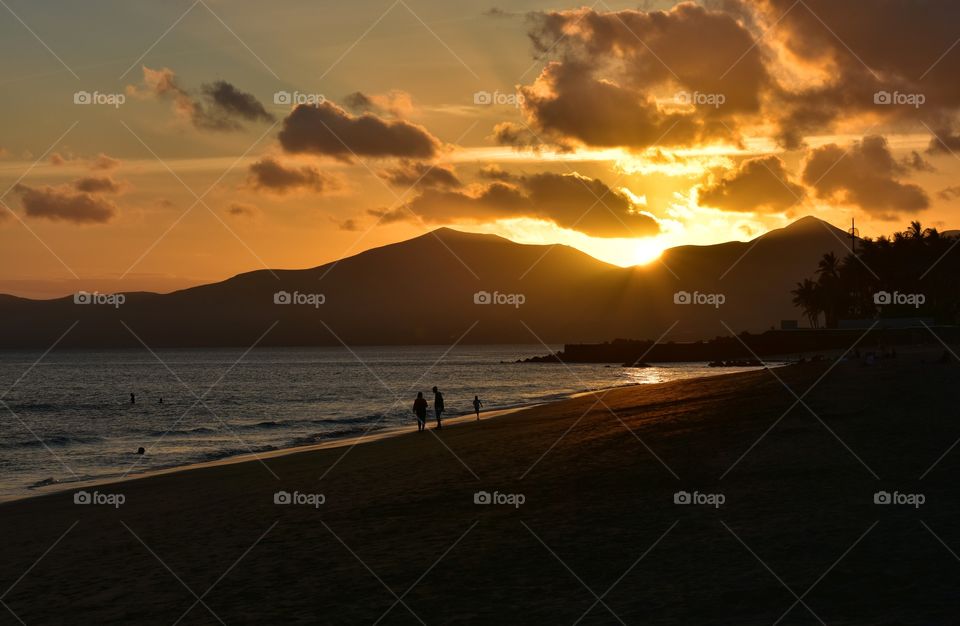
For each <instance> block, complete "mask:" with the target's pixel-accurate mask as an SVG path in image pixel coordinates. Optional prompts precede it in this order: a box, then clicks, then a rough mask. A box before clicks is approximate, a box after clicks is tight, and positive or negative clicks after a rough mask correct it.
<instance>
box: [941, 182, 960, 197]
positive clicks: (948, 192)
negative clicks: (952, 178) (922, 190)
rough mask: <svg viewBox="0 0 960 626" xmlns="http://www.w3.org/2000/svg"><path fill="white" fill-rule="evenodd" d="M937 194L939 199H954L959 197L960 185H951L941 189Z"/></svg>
mask: <svg viewBox="0 0 960 626" xmlns="http://www.w3.org/2000/svg"><path fill="white" fill-rule="evenodd" d="M937 196H938V197H939V198H940V199H941V200H956V199H957V198H960V185H951V186H950V187H947V188H946V189H941V190H940V191H939V192H938V193H937Z"/></svg>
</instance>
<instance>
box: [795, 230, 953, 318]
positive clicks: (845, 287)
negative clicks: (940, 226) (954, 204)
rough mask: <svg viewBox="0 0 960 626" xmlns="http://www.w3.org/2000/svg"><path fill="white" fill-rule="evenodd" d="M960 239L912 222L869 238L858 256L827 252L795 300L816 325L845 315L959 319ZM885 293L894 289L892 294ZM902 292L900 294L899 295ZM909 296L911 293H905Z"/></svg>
mask: <svg viewBox="0 0 960 626" xmlns="http://www.w3.org/2000/svg"><path fill="white" fill-rule="evenodd" d="M958 244H960V239H958V238H957V237H956V236H946V235H944V234H943V233H940V232H939V231H938V230H937V229H936V228H924V227H923V225H922V224H921V223H920V222H919V221H913V222H911V223H910V225H909V227H908V228H907V229H906V230H905V231H902V232H895V233H893V235H892V236H891V237H883V236H881V237H878V238H877V239H870V238H867V239H864V240H862V242H861V243H860V245H858V250H857V253H856V255H853V254H848V255H847V256H846V257H844V258H843V259H839V258H838V257H837V256H836V255H835V254H834V253H832V252H830V253H827V254H824V255H823V257H821V258H820V260H819V262H818V263H817V267H816V269H815V270H814V274H815V276H816V280H812V279H809V278H808V279H805V280H804V281H803V282H798V283H797V287H796V288H795V289H794V290H793V291H792V292H791V293H792V294H793V296H794V297H793V304H794V305H795V306H797V307H798V308H800V309H801V310H802V311H803V314H804V316H806V318H807V320H808V321H809V322H810V326H811V327H813V328H819V326H820V316H821V315H823V318H824V324H825V326H826V327H827V328H835V327H836V326H837V324H838V323H839V320H841V319H871V318H878V317H879V318H889V317H932V318H933V319H934V320H935V321H936V322H937V323H946V324H954V323H957V321H958V319H960V245H958ZM884 294H890V297H889V298H887V296H886V295H884ZM895 296H897V297H895ZM903 296H908V297H903Z"/></svg>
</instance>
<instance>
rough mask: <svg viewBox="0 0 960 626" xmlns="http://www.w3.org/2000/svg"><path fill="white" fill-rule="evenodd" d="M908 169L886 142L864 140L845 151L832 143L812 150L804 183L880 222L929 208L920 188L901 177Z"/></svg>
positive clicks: (877, 139)
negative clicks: (894, 156) (894, 155)
mask: <svg viewBox="0 0 960 626" xmlns="http://www.w3.org/2000/svg"><path fill="white" fill-rule="evenodd" d="M906 172H907V168H906V167H904V166H903V165H902V164H901V163H898V162H897V161H896V160H895V159H894V158H893V155H891V154H890V148H889V146H888V145H887V141H886V139H884V138H883V137H878V136H868V137H864V138H863V140H862V141H857V142H854V144H853V145H852V146H850V148H849V149H847V150H844V149H843V148H841V147H840V146H838V145H837V144H833V143H832V144H828V145H826V146H822V147H820V148H816V149H815V150H812V151H811V152H810V154H809V156H808V157H807V160H806V163H805V164H804V169H803V182H804V184H806V185H807V186H808V187H810V188H812V189H813V191H814V193H815V194H816V195H817V197H819V198H821V199H823V200H828V201H833V202H840V203H843V204H851V205H854V206H858V207H860V208H861V209H863V210H864V211H866V212H867V213H870V214H871V215H873V216H874V217H877V218H880V219H889V220H892V219H896V218H898V217H899V215H900V214H902V213H911V212H915V211H919V210H922V209H926V208H927V207H928V206H929V205H930V200H929V198H928V197H927V194H926V192H925V191H924V190H923V189H921V188H920V187H918V186H917V185H914V184H910V183H904V182H902V181H901V180H899V178H900V177H901V176H903V175H904V174H905V173H906Z"/></svg>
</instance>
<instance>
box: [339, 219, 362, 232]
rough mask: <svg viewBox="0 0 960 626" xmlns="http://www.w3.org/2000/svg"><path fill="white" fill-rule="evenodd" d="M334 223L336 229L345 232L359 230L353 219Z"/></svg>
mask: <svg viewBox="0 0 960 626" xmlns="http://www.w3.org/2000/svg"><path fill="white" fill-rule="evenodd" d="M334 221H335V222H336V224H337V228H339V229H340V230H345V231H347V232H356V231H358V230H360V225H359V224H358V223H357V221H356V220H354V219H346V220H343V221H339V222H338V221H336V220H334Z"/></svg>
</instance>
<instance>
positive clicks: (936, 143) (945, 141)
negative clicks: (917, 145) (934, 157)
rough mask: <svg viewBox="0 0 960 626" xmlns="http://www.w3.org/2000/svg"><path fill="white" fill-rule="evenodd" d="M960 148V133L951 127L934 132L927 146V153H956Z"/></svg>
mask: <svg viewBox="0 0 960 626" xmlns="http://www.w3.org/2000/svg"><path fill="white" fill-rule="evenodd" d="M958 150H960V135H958V134H955V133H954V132H953V131H952V130H950V129H949V128H942V129H940V130H937V131H935V132H934V135H933V137H931V138H930V143H929V145H928V146H927V154H956V153H957V151H958Z"/></svg>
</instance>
